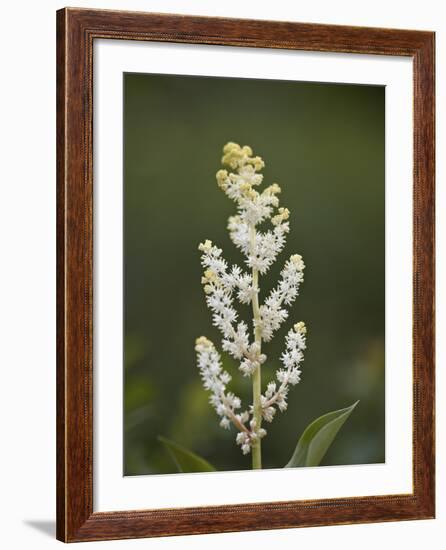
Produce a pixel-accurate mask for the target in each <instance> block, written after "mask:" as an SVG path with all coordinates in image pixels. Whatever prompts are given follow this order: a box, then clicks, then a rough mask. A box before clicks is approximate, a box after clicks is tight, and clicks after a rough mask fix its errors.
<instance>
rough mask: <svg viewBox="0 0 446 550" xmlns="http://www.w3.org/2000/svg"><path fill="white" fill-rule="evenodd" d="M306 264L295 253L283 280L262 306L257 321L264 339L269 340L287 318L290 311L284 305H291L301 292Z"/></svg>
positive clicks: (288, 263) (284, 271)
mask: <svg viewBox="0 0 446 550" xmlns="http://www.w3.org/2000/svg"><path fill="white" fill-rule="evenodd" d="M304 269H305V264H304V262H303V260H302V256H300V255H299V254H294V255H293V256H291V258H290V259H289V260H288V261H287V262H286V263H285V266H284V268H283V269H282V271H281V273H280V275H281V280H280V281H279V284H278V285H277V287H276V288H275V289H273V290H272V291H271V292H270V294H269V296H268V297H267V298H266V300H265V303H264V304H263V305H261V306H260V317H261V319H260V321H259V322H258V323H255V324H256V325H257V326H258V327H259V330H260V334H261V336H262V339H263V340H264V341H265V342H269V341H270V340H271V339H272V337H273V335H274V332H275V331H276V330H278V329H279V328H280V325H281V324H282V323H283V322H284V321H285V320H286V319H287V317H288V311H287V310H286V309H285V308H284V307H283V305H287V306H289V305H291V304H292V303H293V302H294V300H295V299H296V297H297V296H298V294H299V286H300V283H301V282H302V281H303V280H304V274H303V271H304Z"/></svg>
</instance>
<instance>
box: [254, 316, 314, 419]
mask: <svg viewBox="0 0 446 550" xmlns="http://www.w3.org/2000/svg"><path fill="white" fill-rule="evenodd" d="M306 334H307V328H306V326H305V323H304V322H302V321H301V322H299V323H296V324H295V325H294V327H293V329H291V330H290V331H289V332H288V334H287V336H286V338H285V342H286V351H285V352H284V353H282V355H281V357H280V359H281V361H282V363H283V366H284V368H283V369H279V370H278V371H277V372H276V378H277V380H278V382H280V386H279V387H278V388H277V384H276V382H270V383H269V384H268V386H267V389H266V392H265V395H262V397H261V402H262V416H263V418H264V419H265V420H266V421H267V422H271V421H272V420H273V418H274V415H275V413H276V409H275V408H274V407H278V408H279V410H280V411H282V412H283V411H285V410H286V409H287V407H288V403H287V396H288V391H289V385H291V386H295V385H296V384H298V383H299V382H300V375H301V371H300V368H299V367H300V364H301V362H302V361H303V359H304V355H303V351H304V350H305V348H306Z"/></svg>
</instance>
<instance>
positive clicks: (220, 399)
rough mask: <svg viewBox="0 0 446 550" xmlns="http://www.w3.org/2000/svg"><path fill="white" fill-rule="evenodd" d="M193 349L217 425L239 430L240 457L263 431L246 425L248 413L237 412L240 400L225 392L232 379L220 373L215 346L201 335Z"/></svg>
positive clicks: (225, 373) (220, 368)
mask: <svg viewBox="0 0 446 550" xmlns="http://www.w3.org/2000/svg"><path fill="white" fill-rule="evenodd" d="M195 350H196V352H197V364H198V368H199V370H200V374H201V379H202V381H203V386H204V388H205V389H206V390H208V391H210V392H211V396H210V398H209V401H210V403H211V404H212V406H213V407H214V409H215V412H216V413H217V414H218V415H219V416H220V417H221V420H220V426H221V427H222V428H225V429H228V428H229V426H230V424H231V422H232V423H233V424H234V425H235V426H236V428H237V429H239V430H240V431H239V433H238V434H237V437H236V442H237V444H238V445H240V447H241V449H242V452H243V454H247V453H249V451H250V449H251V446H252V444H253V443H254V442H255V441H257V440H258V439H260V438H262V437H264V436H265V435H266V431H265V430H264V429H263V428H259V429H256V426H255V422H254V421H253V420H251V422H250V423H249V428H248V427H247V426H246V424H247V423H248V421H249V418H250V417H249V413H248V411H244V412H242V413H237V412H236V411H237V409H240V407H241V401H240V398H239V397H237V396H236V395H234V394H233V393H231V392H227V391H226V386H227V384H228V383H229V382H230V381H231V376H230V375H229V374H228V373H227V372H226V371H225V370H223V368H222V366H221V359H220V354H219V353H218V352H217V350H216V349H215V347H214V344H213V343H212V342H211V341H210V340H208V339H207V338H205V337H204V336H201V337H200V338H197V340H196V342H195Z"/></svg>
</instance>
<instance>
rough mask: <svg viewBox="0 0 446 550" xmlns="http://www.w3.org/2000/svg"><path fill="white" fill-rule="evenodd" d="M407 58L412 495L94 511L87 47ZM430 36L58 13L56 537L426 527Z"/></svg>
mask: <svg viewBox="0 0 446 550" xmlns="http://www.w3.org/2000/svg"><path fill="white" fill-rule="evenodd" d="M96 38H107V39H113V40H142V41H144V40H152V41H158V42H185V43H192V44H217V45H221V46H229V45H233V46H250V47H258V48H282V49H291V50H294V49H295V50H311V51H323V52H351V53H362V54H381V55H398V56H408V57H411V58H412V59H413V69H414V82H413V86H414V88H413V91H414V141H413V143H414V159H413V161H414V182H413V201H414V203H413V204H414V218H413V235H414V249H413V268H414V275H413V308H414V309H413V312H414V315H413V358H414V361H413V380H414V385H413V398H414V412H413V493H412V494H407V495H406V494H404V495H385V496H366V497H354V498H338V499H321V500H311V501H302V500H301V501H291V502H274V503H262V504H242V505H228V506H209V507H198V508H182V509H169V510H137V511H129V510H123V511H122V512H93V393H92V377H93V359H92V348H93V332H92V329H93V321H92V318H93V301H92V298H93V271H92V270H93V232H92V223H93V222H92V220H93V176H92V167H93V147H92V130H93V122H92V121H93V111H92V93H93V77H92V74H93V72H92V70H93V61H94V60H93V42H94V40H95V39H96ZM434 43H435V35H434V33H432V32H424V31H423V32H422V31H409V30H394V29H379V28H362V27H343V26H331V25H313V24H301V23H288V22H273V21H253V20H238V19H226V18H207V17H189V16H187V17H186V16H182V15H162V14H150V13H132V12H119V11H100V10H90V9H76V8H65V9H62V10H60V11H58V12H57V232H58V236H57V538H58V539H60V540H62V541H66V542H70V541H87V540H106V539H124V538H136V537H150V536H165V535H184V534H193V533H215V532H227V531H248V530H257V529H278V528H288V527H303V526H316V525H327V524H345V523H365V522H376V521H389V520H409V519H422V518H433V517H434V509H435V486H434V479H435V475H434V48H435V46H434Z"/></svg>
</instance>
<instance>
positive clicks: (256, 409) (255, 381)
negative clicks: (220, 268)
mask: <svg viewBox="0 0 446 550" xmlns="http://www.w3.org/2000/svg"><path fill="white" fill-rule="evenodd" d="M255 238H256V230H255V227H254V226H252V227H251V228H250V240H251V243H250V244H251V250H252V252H254V250H255ZM252 286H253V288H254V289H258V288H259V272H258V271H257V269H253V270H252ZM252 313H253V316H254V321H257V322H258V321H260V308H259V295H258V292H256V293H255V294H254V297H253V300H252ZM254 338H255V342H257V343H258V344H259V353H261V346H262V337H261V335H260V328H258V327H257V328H256V329H255V330H254ZM261 393H262V373H261V366H260V365H259V366H258V368H257V369H256V370H255V371H254V373H253V375H252V396H253V418H254V420H255V423H256V431H257V430H258V429H259V428H260V427H261V424H262V404H261V401H260V396H261ZM252 468H253V470H255V469H260V468H262V442H261V440H260V439H257V442H256V443H255V444H254V445H253V446H252Z"/></svg>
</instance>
